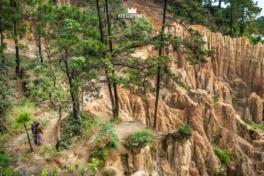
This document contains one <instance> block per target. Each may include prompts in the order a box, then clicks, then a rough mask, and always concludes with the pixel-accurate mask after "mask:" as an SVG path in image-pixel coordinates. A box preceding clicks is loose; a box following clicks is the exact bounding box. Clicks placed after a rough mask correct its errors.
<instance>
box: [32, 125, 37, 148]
mask: <svg viewBox="0 0 264 176" xmlns="http://www.w3.org/2000/svg"><path fill="white" fill-rule="evenodd" d="M36 125H37V121H34V122H33V123H32V124H31V132H32V135H33V139H34V144H35V145H37V130H36Z"/></svg>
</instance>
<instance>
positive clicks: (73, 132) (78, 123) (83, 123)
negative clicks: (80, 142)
mask: <svg viewBox="0 0 264 176" xmlns="http://www.w3.org/2000/svg"><path fill="white" fill-rule="evenodd" d="M96 124H97V122H96V120H95V119H94V118H93V117H80V118H79V119H74V118H72V117H71V116H68V117H67V118H66V119H65V120H63V121H62V129H63V132H62V133H61V146H62V147H63V148H66V149H67V148H68V147H69V146H70V145H71V144H72V143H73V142H74V141H75V140H76V139H77V137H76V136H82V137H84V136H85V135H86V136H87V135H88V134H89V132H90V130H91V129H92V128H93V127H94V126H95V125H96Z"/></svg>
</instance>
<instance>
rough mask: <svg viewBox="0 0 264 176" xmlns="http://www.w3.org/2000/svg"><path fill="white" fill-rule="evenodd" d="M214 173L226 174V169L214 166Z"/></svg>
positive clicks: (217, 174)
mask: <svg viewBox="0 0 264 176" xmlns="http://www.w3.org/2000/svg"><path fill="white" fill-rule="evenodd" d="M213 174H214V176H224V175H225V173H224V169H223V168H221V167H220V168H213Z"/></svg>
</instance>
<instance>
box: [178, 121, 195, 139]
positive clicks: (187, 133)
mask: <svg viewBox="0 0 264 176" xmlns="http://www.w3.org/2000/svg"><path fill="white" fill-rule="evenodd" d="M178 130H179V132H180V133H181V135H182V136H183V137H185V138H190V137H191V136H192V127H191V126H190V125H188V124H186V125H182V126H180V127H179V128H178Z"/></svg>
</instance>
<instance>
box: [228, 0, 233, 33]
mask: <svg viewBox="0 0 264 176" xmlns="http://www.w3.org/2000/svg"><path fill="white" fill-rule="evenodd" d="M230 5H231V8H230V10H231V12H230V13H231V15H230V17H231V18H230V25H229V26H230V36H231V37H232V36H233V2H231V4H230Z"/></svg>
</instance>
